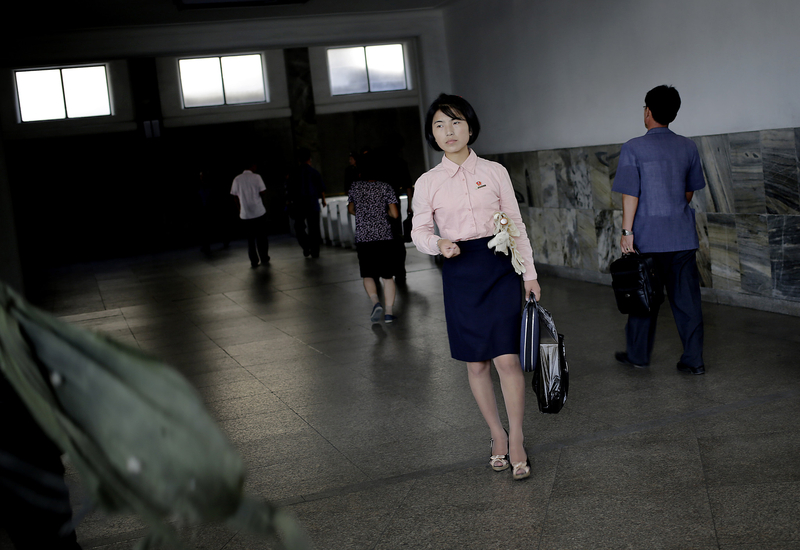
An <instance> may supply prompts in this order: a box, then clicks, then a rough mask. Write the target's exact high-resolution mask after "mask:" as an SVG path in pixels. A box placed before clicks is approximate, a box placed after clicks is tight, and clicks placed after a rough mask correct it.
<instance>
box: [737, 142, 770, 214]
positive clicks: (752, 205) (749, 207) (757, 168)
mask: <svg viewBox="0 0 800 550" xmlns="http://www.w3.org/2000/svg"><path fill="white" fill-rule="evenodd" d="M728 143H729V146H730V155H731V187H732V188H733V203H734V206H735V212H736V213H737V214H766V213H767V205H766V196H765V194H764V169H763V165H762V162H761V136H760V135H759V133H758V132H741V133H737V134H729V135H728Z"/></svg>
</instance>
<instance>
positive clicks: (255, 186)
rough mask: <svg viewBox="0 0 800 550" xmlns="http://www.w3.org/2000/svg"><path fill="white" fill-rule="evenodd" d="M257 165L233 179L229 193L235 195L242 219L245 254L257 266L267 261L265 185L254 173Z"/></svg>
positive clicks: (267, 238)
mask: <svg viewBox="0 0 800 550" xmlns="http://www.w3.org/2000/svg"><path fill="white" fill-rule="evenodd" d="M256 169H257V166H256V165H255V164H253V165H251V166H250V169H249V170H245V171H244V172H242V173H241V174H239V175H238V176H236V177H235V178H234V180H233V185H232V186H231V195H233V196H234V197H236V203H237V205H238V208H239V217H240V218H241V219H242V220H243V221H244V226H245V231H246V233H247V254H248V255H249V256H250V265H251V266H252V267H254V268H255V267H258V266H259V265H260V264H266V263H269V237H268V234H269V228H268V227H267V208H266V206H265V204H266V194H267V187H266V185H264V180H262V179H261V176H259V175H258V174H256V173H255V171H256Z"/></svg>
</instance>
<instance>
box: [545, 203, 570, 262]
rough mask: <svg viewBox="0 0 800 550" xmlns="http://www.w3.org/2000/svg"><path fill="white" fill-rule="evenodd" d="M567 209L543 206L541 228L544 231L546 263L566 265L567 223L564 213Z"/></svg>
mask: <svg viewBox="0 0 800 550" xmlns="http://www.w3.org/2000/svg"><path fill="white" fill-rule="evenodd" d="M564 212H566V210H564V209H561V208H543V209H542V221H541V228H542V232H543V233H544V247H543V250H544V256H545V258H546V259H545V263H547V264H550V265H564V250H565V247H564V243H565V242H566V239H565V236H564V228H565V223H564V219H563V214H564Z"/></svg>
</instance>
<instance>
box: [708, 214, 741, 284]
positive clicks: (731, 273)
mask: <svg viewBox="0 0 800 550" xmlns="http://www.w3.org/2000/svg"><path fill="white" fill-rule="evenodd" d="M706 216H707V222H706V228H707V232H708V244H709V248H710V256H711V279H712V285H711V286H713V288H719V289H722V290H736V291H738V290H741V288H742V284H741V275H740V274H739V239H738V237H737V234H736V216H735V215H734V214H715V213H711V212H709V213H708V214H706Z"/></svg>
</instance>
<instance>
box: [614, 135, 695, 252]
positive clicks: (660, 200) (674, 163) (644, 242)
mask: <svg viewBox="0 0 800 550" xmlns="http://www.w3.org/2000/svg"><path fill="white" fill-rule="evenodd" d="M705 185H706V182H705V178H704V177H703V168H702V166H701V165H700V155H699V154H698V152H697V146H696V145H695V144H694V142H693V141H692V140H691V139H689V138H685V137H683V136H679V135H678V134H676V133H674V132H673V131H672V130H670V129H669V128H652V129H651V130H649V131H648V132H647V133H646V134H645V135H643V136H641V137H638V138H634V139H632V140H630V141H628V142H627V143H625V144H624V145H623V146H622V149H621V150H620V154H619V166H618V167H617V175H616V177H615V178H614V185H613V187H612V190H613V191H616V192H618V193H624V194H625V195H631V196H634V197H638V198H639V205H638V207H637V209H636V216H634V218H633V228H632V229H633V234H634V237H633V242H634V244H635V245H636V247H637V248H638V249H639V251H640V252H675V251H679V250H692V249H696V248H698V247H699V241H698V239H697V229H696V228H695V216H694V209H693V208H691V207H690V206H689V203H688V202H686V193H687V192H688V191H697V190H698V189H702V188H703V187H705Z"/></svg>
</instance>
